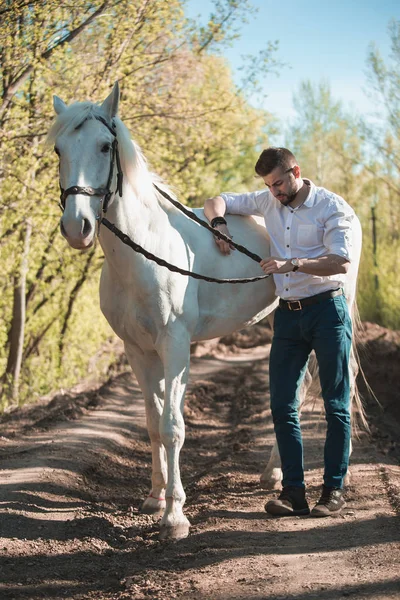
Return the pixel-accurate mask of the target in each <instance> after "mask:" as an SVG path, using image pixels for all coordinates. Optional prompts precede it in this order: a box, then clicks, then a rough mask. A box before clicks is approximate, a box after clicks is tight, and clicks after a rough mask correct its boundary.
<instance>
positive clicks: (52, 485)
mask: <svg viewBox="0 0 400 600" xmlns="http://www.w3.org/2000/svg"><path fill="white" fill-rule="evenodd" d="M268 351H269V347H268V346H264V347H258V348H253V349H249V350H247V351H243V352H242V353H240V354H227V355H226V356H225V357H220V358H219V359H218V358H215V357H210V358H205V357H203V358H196V357H195V358H193V361H192V375H191V385H190V390H189V393H188V395H187V410H186V424H187V439H186V443H185V446H184V449H183V452H182V460H181V463H182V478H183V482H184V486H185V489H186V492H187V496H188V498H187V505H186V514H187V515H188V517H189V519H190V521H191V523H192V529H191V534H190V537H189V538H187V539H186V540H182V541H180V542H178V543H174V542H159V541H158V537H157V533H158V529H157V523H156V522H154V521H153V520H152V518H151V517H148V516H146V515H141V514H140V513H139V507H140V503H141V501H142V499H143V498H144V497H145V495H146V494H147V492H148V482H149V460H150V455H149V447H148V443H147V433H146V430H145V419H144V410H143V404H142V400H141V395H140V391H139V389H138V387H137V384H136V383H135V381H134V380H133V378H132V377H131V375H130V374H124V373H123V374H121V375H119V376H117V377H116V378H115V379H114V380H112V381H111V382H110V383H109V384H107V385H105V386H103V387H102V388H101V389H100V390H98V391H97V392H91V393H86V394H84V393H82V394H80V395H77V396H75V397H74V396H71V397H69V396H63V397H58V398H55V399H54V400H53V401H52V402H51V403H50V405H44V404H43V405H42V406H38V407H35V408H33V409H32V408H30V409H25V410H23V411H19V412H18V413H15V414H14V415H12V417H11V418H8V419H3V422H2V423H1V424H0V435H1V436H2V437H1V439H0V468H1V486H0V512H1V520H0V523H1V525H0V552H1V558H0V599H1V600H3V599H4V600H9V599H12V598H14V599H19V598H29V599H32V600H36V599H38V598H51V599H58V598H60V599H61V598H64V599H74V600H82V599H95V600H111V599H113V600H122V599H135V600H140V599H148V598H152V599H155V600H161V599H162V600H168V599H170V598H179V599H193V600H203V599H204V600H205V599H207V600H214V599H215V600H219V599H221V600H222V599H224V600H228V599H229V600H239V599H243V600H261V599H264V598H265V599H266V598H268V599H272V600H283V599H286V598H287V599H289V598H290V599H296V600H311V599H316V598H318V599H321V600H336V599H338V598H342V597H348V596H351V597H352V598H355V599H357V600H362V599H371V598H373V599H374V600H384V599H388V598H399V596H400V572H399V571H400V570H399V563H400V560H399V559H400V522H399V517H398V514H397V515H396V510H397V511H399V490H400V467H399V466H398V461H397V460H396V458H395V457H394V456H391V455H390V453H388V450H387V446H388V444H389V445H390V444H392V441H391V440H390V439H389V441H388V439H386V438H385V436H384V434H382V435H380V436H377V438H376V443H372V442H371V440H370V439H367V438H363V439H362V440H360V441H358V442H356V444H355V449H354V452H353V457H352V474H353V480H352V485H351V486H350V488H349V490H348V493H347V498H348V505H347V508H346V509H345V511H344V512H343V514H342V515H341V516H339V517H336V518H328V519H319V520H318V519H311V518H300V517H297V518H290V519H274V518H270V517H268V516H267V514H266V513H265V512H264V504H265V503H266V501H267V500H268V499H269V498H271V497H272V496H273V493H272V492H266V491H264V490H261V489H260V487H259V485H258V481H259V475H260V473H261V471H262V470H263V467H264V466H265V462H266V458H267V453H268V451H269V449H270V447H271V445H272V441H273V435H272V424H271V420H270V417H269V413H268V410H267V401H266V398H267V396H268V383H267V369H266V365H267V362H266V360H265V358H266V355H267V354H268ZM303 424H304V437H305V445H306V466H307V469H308V470H307V473H306V479H307V484H308V490H309V496H310V500H311V502H312V501H315V500H316V498H317V496H318V494H319V485H320V482H321V474H322V469H321V467H322V464H321V456H322V446H323V435H324V421H323V420H321V418H320V417H319V416H318V415H315V414H313V413H311V412H306V413H305V415H304V418H303ZM377 444H378V445H377Z"/></svg>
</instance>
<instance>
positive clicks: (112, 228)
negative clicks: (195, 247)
mask: <svg viewBox="0 0 400 600" xmlns="http://www.w3.org/2000/svg"><path fill="white" fill-rule="evenodd" d="M101 223H102V225H104V226H105V227H107V229H109V230H110V231H112V233H114V234H115V235H116V236H117V238H119V239H120V240H121V242H122V243H124V244H126V245H127V246H129V247H130V248H132V250H134V251H135V252H138V253H139V254H143V256H145V257H146V258H148V259H149V260H152V261H153V262H155V263H157V264H158V265H160V267H166V268H167V269H168V270H169V271H172V272H173V273H180V274H181V275H187V276H189V277H193V279H201V280H203V281H209V282H210V283H252V282H253V281H260V280H261V279H266V278H267V277H270V275H260V276H259V277H248V278H246V279H217V278H216V277H206V276H205V275H200V274H199V273H194V272H193V271H187V270H186V269H181V268H180V267H177V266H176V265H171V264H170V263H169V262H167V261H166V260H164V259H162V258H160V257H159V256H156V255H155V254H152V253H151V252H148V251H147V250H145V249H144V248H142V247H141V246H139V244H136V242H133V241H132V240H131V239H130V238H129V237H128V236H127V235H126V234H125V233H122V231H121V230H120V229H118V227H116V226H115V225H114V224H113V223H111V222H110V221H109V220H108V219H106V218H105V217H103V218H102V220H101ZM222 235H223V234H221V236H222ZM223 237H224V238H226V240H228V241H229V240H230V238H227V237H226V236H223ZM244 249H245V248H244ZM245 250H246V249H245ZM245 254H246V253H245ZM260 260H261V259H260Z"/></svg>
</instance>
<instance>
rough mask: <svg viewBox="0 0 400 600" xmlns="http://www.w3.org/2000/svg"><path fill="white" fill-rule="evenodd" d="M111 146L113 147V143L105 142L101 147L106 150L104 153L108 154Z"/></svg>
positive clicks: (103, 150)
mask: <svg viewBox="0 0 400 600" xmlns="http://www.w3.org/2000/svg"><path fill="white" fill-rule="evenodd" d="M110 148H111V144H104V145H103V146H102V147H101V151H102V152H104V154H107V152H109V151H110Z"/></svg>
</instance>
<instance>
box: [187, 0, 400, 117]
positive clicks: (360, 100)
mask: <svg viewBox="0 0 400 600" xmlns="http://www.w3.org/2000/svg"><path fill="white" fill-rule="evenodd" d="M252 4H253V6H256V7H257V8H258V13H257V14H256V15H255V16H250V18H249V23H248V24H244V25H243V28H242V29H241V38H240V39H239V40H237V41H236V42H235V43H234V46H233V47H232V48H227V49H226V50H224V51H223V55H224V56H226V58H227V59H228V61H229V63H230V65H231V67H232V69H233V72H234V73H235V74H236V75H235V77H238V78H239V74H238V73H237V67H238V66H239V65H240V63H241V58H240V57H241V55H244V54H256V53H257V52H258V51H259V50H261V49H262V48H263V47H265V46H266V44H267V43H268V41H275V40H278V41H279V49H278V52H277V55H276V56H277V58H278V59H279V60H280V61H281V62H283V63H285V64H287V65H288V66H286V67H283V68H282V69H280V75H279V77H277V76H275V75H273V74H268V73H267V74H266V75H265V76H264V77H263V76H262V74H261V77H260V80H261V82H262V85H263V88H264V90H266V91H267V93H268V97H267V99H266V100H265V101H264V106H263V107H264V108H265V109H267V110H269V111H270V112H272V113H273V114H275V115H276V116H277V117H279V118H280V119H282V121H283V122H288V121H290V120H292V119H293V117H294V115H295V111H294V109H293V106H292V97H293V94H294V93H295V92H296V90H297V89H298V87H299V83H300V82H301V81H303V80H311V81H312V82H314V83H316V84H318V83H319V82H320V81H321V80H322V79H324V80H327V81H328V82H329V83H330V86H331V91H332V94H333V96H334V97H335V99H337V100H342V101H343V103H344V105H345V107H347V108H349V109H353V110H354V111H357V112H359V113H362V114H369V113H372V112H373V110H374V106H373V105H372V103H371V101H370V100H369V99H368V98H367V97H366V95H365V94H364V93H363V88H365V87H366V76H365V72H366V59H367V54H368V48H369V45H370V43H371V42H373V43H375V44H376V46H377V47H378V48H379V49H380V51H381V53H382V55H383V56H384V57H385V58H386V59H387V58H388V55H389V49H390V42H389V35H388V24H389V21H390V19H391V18H393V17H395V18H396V19H400V2H399V0H380V1H378V0H347V1H346V0H332V1H330V2H326V1H325V0H319V1H317V0H309V1H306V0H298V1H297V2H295V1H293V0H287V1H286V2H279V0H278V1H277V0H274V1H270V0H253V1H252ZM212 7H213V2H212V1H211V0H187V11H186V13H187V15H188V16H190V17H197V16H200V19H199V20H200V22H207V19H208V16H209V15H210V13H211V11H212ZM254 101H255V99H254Z"/></svg>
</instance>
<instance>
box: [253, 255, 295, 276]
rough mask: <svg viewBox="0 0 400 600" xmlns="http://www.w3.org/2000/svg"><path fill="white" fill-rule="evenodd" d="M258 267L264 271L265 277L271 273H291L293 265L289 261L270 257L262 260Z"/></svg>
mask: <svg viewBox="0 0 400 600" xmlns="http://www.w3.org/2000/svg"><path fill="white" fill-rule="evenodd" d="M260 267H261V268H262V270H263V271H264V273H265V274H266V275H269V274H271V273H289V272H290V271H293V265H292V263H291V262H290V259H289V260H286V259H284V258H278V257H276V256H270V257H269V258H264V259H263V260H262V261H261V262H260Z"/></svg>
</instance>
